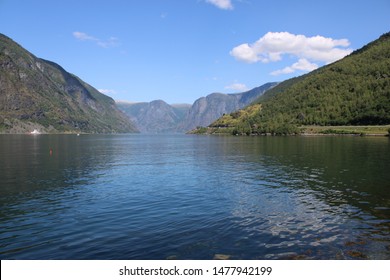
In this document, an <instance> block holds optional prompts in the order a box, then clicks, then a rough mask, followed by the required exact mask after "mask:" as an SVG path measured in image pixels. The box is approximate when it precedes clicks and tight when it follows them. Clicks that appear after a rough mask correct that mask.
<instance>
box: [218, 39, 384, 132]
mask: <svg viewBox="0 0 390 280" xmlns="http://www.w3.org/2000/svg"><path fill="white" fill-rule="evenodd" d="M255 103H260V104H261V110H258V111H257V113H256V114H255V115H252V116H251V118H246V119H244V118H241V117H240V116H239V115H238V113H232V114H231V116H232V117H233V118H234V119H235V120H234V121H235V122H234V125H229V123H227V124H226V123H225V125H226V126H230V127H232V126H234V127H235V128H236V130H238V131H240V130H239V128H240V127H248V126H249V127H250V128H251V133H257V134H263V133H271V134H294V133H299V129H298V127H299V126H303V125H322V126H325V125H330V126H337V125H385V124H390V33H387V34H384V35H383V36H381V37H380V38H379V39H378V40H376V41H374V42H372V43H370V44H368V45H367V46H365V47H363V48H362V49H360V50H357V51H355V52H353V53H352V54H350V55H349V56H347V57H345V58H344V59H342V60H340V61H337V62H334V63H332V64H330V65H327V66H324V67H322V68H319V69H317V70H315V71H313V72H311V73H309V74H306V75H303V76H301V77H298V78H293V79H290V80H287V81H285V82H283V83H280V84H279V85H277V86H276V87H274V88H272V89H270V90H269V91H267V92H266V93H265V94H264V95H263V96H261V97H260V98H259V99H258V100H257V101H256V102H255ZM250 107H251V106H249V107H248V108H247V109H246V110H248V109H250ZM240 114H242V112H240ZM243 115H245V114H243ZM218 122H219V121H216V122H215V123H214V124H212V126H216V125H218Z"/></svg>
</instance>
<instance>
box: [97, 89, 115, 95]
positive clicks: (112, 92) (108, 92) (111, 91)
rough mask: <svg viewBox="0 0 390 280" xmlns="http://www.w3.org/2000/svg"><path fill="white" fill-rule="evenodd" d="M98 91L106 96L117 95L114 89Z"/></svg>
mask: <svg viewBox="0 0 390 280" xmlns="http://www.w3.org/2000/svg"><path fill="white" fill-rule="evenodd" d="M98 91H99V92H100V93H103V94H106V95H111V94H114V95H115V94H116V91H115V90H113V89H98Z"/></svg>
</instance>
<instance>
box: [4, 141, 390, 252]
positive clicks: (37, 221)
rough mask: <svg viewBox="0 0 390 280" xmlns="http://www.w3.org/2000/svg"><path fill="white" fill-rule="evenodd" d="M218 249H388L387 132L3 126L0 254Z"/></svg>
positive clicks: (389, 150) (389, 174) (389, 149)
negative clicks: (91, 131) (138, 131)
mask: <svg viewBox="0 0 390 280" xmlns="http://www.w3.org/2000/svg"><path fill="white" fill-rule="evenodd" d="M50 150H51V151H52V152H51V153H50ZM215 254H225V255H230V258H231V259H291V258H293V259H294V258H303V259H390V140H389V139H388V138H386V137H383V138H382V137H378V138H369V137H208V136H189V135H80V136H76V135H37V136H31V135H0V258H1V259H166V258H169V259H172V258H173V259H174V258H176V259H212V258H213V257H214V255H215Z"/></svg>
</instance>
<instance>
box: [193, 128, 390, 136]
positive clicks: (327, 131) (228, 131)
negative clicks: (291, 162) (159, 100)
mask: <svg viewBox="0 0 390 280" xmlns="http://www.w3.org/2000/svg"><path fill="white" fill-rule="evenodd" d="M299 130H300V132H301V133H300V134H301V135H361V136H387V135H389V133H390V125H366V126H352V125H351V126H313V125H312V126H301V127H299ZM188 133H189V134H213V135H218V134H222V135H237V134H238V133H237V131H236V129H235V128H233V127H198V128H197V129H195V130H192V131H190V132H188ZM242 135H244V134H242ZM246 135H250V134H246ZM252 135H253V134H252ZM267 135H268V134H267ZM269 135H271V134H269Z"/></svg>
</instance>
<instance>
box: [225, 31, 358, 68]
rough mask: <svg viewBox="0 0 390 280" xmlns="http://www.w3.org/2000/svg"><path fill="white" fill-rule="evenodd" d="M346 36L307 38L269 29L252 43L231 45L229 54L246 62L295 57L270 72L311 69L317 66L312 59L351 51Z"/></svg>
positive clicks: (336, 56)
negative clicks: (289, 64)
mask: <svg viewBox="0 0 390 280" xmlns="http://www.w3.org/2000/svg"><path fill="white" fill-rule="evenodd" d="M349 45H350V43H349V41H348V40H347V39H340V40H335V39H332V38H326V37H323V36H314V37H306V36H305V35H295V34H291V33H288V32H268V33H267V34H265V35H264V36H263V37H261V38H260V39H259V40H257V41H256V42H254V43H252V44H248V43H245V44H241V45H239V46H237V47H235V48H233V49H232V50H231V52H230V55H232V56H233V57H235V58H236V59H237V60H239V61H243V62H246V63H256V62H262V63H268V62H275V61H280V60H282V59H283V55H290V56H295V57H297V58H298V62H297V63H294V64H293V65H291V66H289V67H286V68H284V69H281V70H277V71H274V72H272V73H273V75H279V74H286V73H292V72H294V71H296V70H302V71H311V70H314V69H316V68H318V65H317V64H315V63H313V62H312V61H316V62H321V63H326V64H327V63H331V62H334V61H336V60H339V59H341V58H343V57H344V56H346V55H348V54H350V53H351V52H352V49H350V48H347V47H348V46H349Z"/></svg>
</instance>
